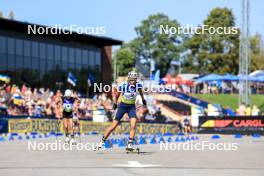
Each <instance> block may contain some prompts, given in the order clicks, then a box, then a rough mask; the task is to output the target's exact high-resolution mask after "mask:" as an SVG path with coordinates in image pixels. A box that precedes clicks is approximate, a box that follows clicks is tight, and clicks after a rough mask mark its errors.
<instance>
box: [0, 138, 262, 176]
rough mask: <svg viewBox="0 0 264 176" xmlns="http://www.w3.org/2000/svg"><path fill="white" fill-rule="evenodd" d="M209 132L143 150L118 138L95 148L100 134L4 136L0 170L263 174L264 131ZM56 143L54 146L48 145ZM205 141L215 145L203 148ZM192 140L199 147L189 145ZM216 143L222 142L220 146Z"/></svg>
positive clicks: (44, 175)
mask: <svg viewBox="0 0 264 176" xmlns="http://www.w3.org/2000/svg"><path fill="white" fill-rule="evenodd" d="M211 136H212V135H199V140H195V141H193V142H191V143H190V142H189V143H188V142H171V143H168V145H167V148H166V144H163V146H160V144H144V145H139V147H140V150H141V153H140V154H127V153H126V152H125V149H124V147H118V145H116V144H115V145H114V147H113V148H111V149H106V150H104V151H93V150H92V148H93V147H92V145H93V143H95V142H97V141H99V139H100V136H99V135H98V136H94V135H88V136H82V137H81V142H82V144H85V145H81V144H79V145H78V148H77V146H75V147H73V148H72V150H65V148H63V147H61V148H59V147H58V146H59V144H61V145H60V146H62V144H63V142H62V141H63V139H64V137H60V138H59V139H58V141H59V142H58V143H56V140H55V137H49V138H42V139H34V140H33V139H30V140H20V141H19V140H14V141H4V142H0V158H1V159H0V175H3V176H4V175H8V176H13V175H14V176H21V175H23V176H27V175H34V176H36V175H37V176H49V175H54V176H67V175H86V176H88V175H104V176H105V175H107V176H109V175H144V176H145V175H159V176H160V175H183V176H185V175H192V176H193V175H203V176H204V175H214V176H215V175H225V176H226V175H232V176H234V175H245V176H248V175H250V176H253V175H264V150H263V149H264V137H260V138H253V137H251V136H243V137H242V138H239V139H235V138H234V137H233V136H221V138H220V139H211ZM15 138H16V137H15ZM112 138H120V136H112ZM167 138H168V137H164V139H167ZM156 139H157V140H158V139H159V137H156ZM149 140H150V139H149V138H147V139H146V141H147V142H149ZM172 140H173V141H174V140H175V136H172ZM52 143H53V148H52V147H50V146H47V145H50V144H52ZM54 143H56V144H57V148H56V147H54V146H55V145H54ZM187 143H188V145H187ZM202 143H204V144H205V145H207V144H208V145H207V146H209V145H210V146H211V148H209V147H206V146H204V149H201V145H202ZM183 144H185V148H184V147H183ZM194 144H196V148H195V147H193V148H191V147H190V146H191V145H193V146H194ZM216 144H218V146H222V147H220V148H216V147H215V146H216ZM180 145H181V146H180ZM43 146H44V147H43ZM186 146H187V147H186ZM197 146H200V148H198V147H197ZM223 146H224V147H225V148H223ZM34 147H35V148H34ZM68 147H69V146H68ZM68 147H67V148H66V149H69V148H68ZM82 147H83V148H82ZM188 147H189V148H188ZM166 149H168V150H166ZM220 149H222V150H220Z"/></svg>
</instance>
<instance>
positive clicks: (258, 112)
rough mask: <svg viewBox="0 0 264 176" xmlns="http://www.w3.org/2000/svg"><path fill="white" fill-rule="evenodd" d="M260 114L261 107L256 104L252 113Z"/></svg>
mask: <svg viewBox="0 0 264 176" xmlns="http://www.w3.org/2000/svg"><path fill="white" fill-rule="evenodd" d="M259 114H260V110H259V108H258V107H257V106H256V105H254V106H253V108H252V115H253V116H258V115H259Z"/></svg>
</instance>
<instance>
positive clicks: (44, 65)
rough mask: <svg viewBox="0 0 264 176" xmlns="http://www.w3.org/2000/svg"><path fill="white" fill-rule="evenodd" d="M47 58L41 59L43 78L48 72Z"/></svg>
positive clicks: (41, 75) (41, 74)
mask: <svg viewBox="0 0 264 176" xmlns="http://www.w3.org/2000/svg"><path fill="white" fill-rule="evenodd" d="M46 62H47V60H46V59H40V77H41V78H42V77H43V76H44V74H45V73H46Z"/></svg>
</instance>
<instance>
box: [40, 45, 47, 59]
mask: <svg viewBox="0 0 264 176" xmlns="http://www.w3.org/2000/svg"><path fill="white" fill-rule="evenodd" d="M39 57H40V58H42V59H45V58H46V57H47V56H46V44H45V43H40V44H39Z"/></svg>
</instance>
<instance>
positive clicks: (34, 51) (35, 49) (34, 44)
mask: <svg viewBox="0 0 264 176" xmlns="http://www.w3.org/2000/svg"><path fill="white" fill-rule="evenodd" d="M32 57H36V58H38V57H39V45H38V42H32Z"/></svg>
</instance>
